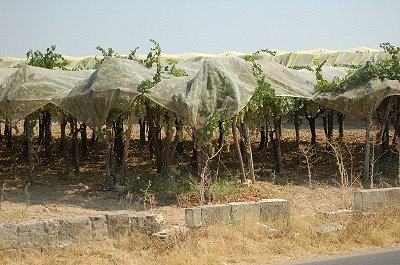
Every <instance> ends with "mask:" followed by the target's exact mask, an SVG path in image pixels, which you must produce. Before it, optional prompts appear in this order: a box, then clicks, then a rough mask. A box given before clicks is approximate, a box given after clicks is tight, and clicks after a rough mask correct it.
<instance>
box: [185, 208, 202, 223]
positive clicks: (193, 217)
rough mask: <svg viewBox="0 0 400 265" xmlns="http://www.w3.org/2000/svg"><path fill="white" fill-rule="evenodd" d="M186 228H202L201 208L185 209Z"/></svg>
mask: <svg viewBox="0 0 400 265" xmlns="http://www.w3.org/2000/svg"><path fill="white" fill-rule="evenodd" d="M185 220H186V227H189V228H194V227H201V226H202V223H201V208H199V207H195V208H187V209H185Z"/></svg>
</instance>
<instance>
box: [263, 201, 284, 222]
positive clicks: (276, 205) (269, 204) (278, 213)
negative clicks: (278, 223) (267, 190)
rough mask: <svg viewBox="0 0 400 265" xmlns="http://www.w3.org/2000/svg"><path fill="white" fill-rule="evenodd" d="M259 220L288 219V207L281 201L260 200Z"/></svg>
mask: <svg viewBox="0 0 400 265" xmlns="http://www.w3.org/2000/svg"><path fill="white" fill-rule="evenodd" d="M259 203H260V218H261V220H263V221H270V220H278V219H286V220H287V219H289V216H290V205H289V202H288V201H287V200H283V199H264V200H260V201H259Z"/></svg>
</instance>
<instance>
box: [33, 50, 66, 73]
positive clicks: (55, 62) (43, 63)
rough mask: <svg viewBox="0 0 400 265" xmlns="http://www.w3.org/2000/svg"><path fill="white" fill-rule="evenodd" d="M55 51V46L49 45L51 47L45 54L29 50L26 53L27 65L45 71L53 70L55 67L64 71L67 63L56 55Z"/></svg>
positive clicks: (59, 55)
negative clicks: (45, 69) (44, 69)
mask: <svg viewBox="0 0 400 265" xmlns="http://www.w3.org/2000/svg"><path fill="white" fill-rule="evenodd" d="M55 50H56V45H51V47H49V48H47V49H46V52H45V53H42V52H41V51H39V50H36V51H33V50H30V51H28V52H27V53H26V57H27V60H28V62H27V64H28V65H32V66H36V67H42V68H47V69H53V68H55V67H58V68H61V69H65V67H66V66H67V64H68V61H67V60H66V59H65V58H64V57H63V56H62V55H61V54H58V53H56V52H55Z"/></svg>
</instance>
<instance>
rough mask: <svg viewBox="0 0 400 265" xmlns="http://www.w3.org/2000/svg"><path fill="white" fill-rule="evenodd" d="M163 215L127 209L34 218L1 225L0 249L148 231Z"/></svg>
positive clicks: (157, 226)
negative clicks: (131, 212)
mask: <svg viewBox="0 0 400 265" xmlns="http://www.w3.org/2000/svg"><path fill="white" fill-rule="evenodd" d="M162 224H163V218H162V216H160V215H155V214H154V215H145V216H133V215H129V214H127V213H118V212H117V213H109V214H106V215H99V216H90V217H77V218H69V219H49V220H31V221H27V222H22V223H18V224H1V225H0V250H5V249H16V248H35V249H40V248H44V247H55V246H59V247H63V246H67V245H70V244H72V243H74V242H87V241H92V240H103V239H105V238H108V237H113V236H116V235H118V234H121V233H126V232H128V231H139V232H142V233H145V234H147V235H151V234H153V233H156V232H159V231H160V230H161V228H162Z"/></svg>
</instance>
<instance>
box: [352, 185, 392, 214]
mask: <svg viewBox="0 0 400 265" xmlns="http://www.w3.org/2000/svg"><path fill="white" fill-rule="evenodd" d="M354 206H355V208H356V209H357V210H361V211H365V210H373V209H382V208H384V207H385V192H384V191H383V190H382V189H370V190H358V191H356V192H355V194H354Z"/></svg>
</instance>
